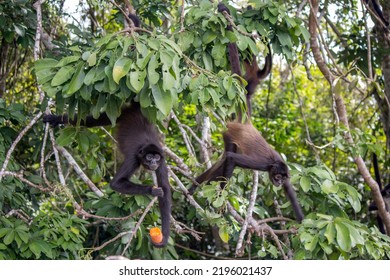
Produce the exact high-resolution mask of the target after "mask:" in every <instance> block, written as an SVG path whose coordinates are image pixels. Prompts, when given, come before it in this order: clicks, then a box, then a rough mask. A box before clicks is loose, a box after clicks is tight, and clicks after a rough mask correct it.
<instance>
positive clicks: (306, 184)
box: [300, 176, 311, 192]
mask: <svg viewBox="0 0 390 280" xmlns="http://www.w3.org/2000/svg"><path fill="white" fill-rule="evenodd" d="M300 185H301V188H302V190H303V191H304V192H308V191H309V190H310V186H311V178H310V177H308V176H302V177H301V180H300Z"/></svg>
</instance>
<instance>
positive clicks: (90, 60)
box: [87, 52, 96, 66]
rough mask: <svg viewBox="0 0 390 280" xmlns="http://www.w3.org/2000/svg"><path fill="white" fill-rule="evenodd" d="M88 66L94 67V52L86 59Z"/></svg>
mask: <svg viewBox="0 0 390 280" xmlns="http://www.w3.org/2000/svg"><path fill="white" fill-rule="evenodd" d="M87 62H88V65H89V66H95V65H96V52H93V53H92V54H91V55H90V56H89V57H88V59H87Z"/></svg>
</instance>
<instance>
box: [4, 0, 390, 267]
mask: <svg viewBox="0 0 390 280" xmlns="http://www.w3.org/2000/svg"><path fill="white" fill-rule="evenodd" d="M41 2H42V1H37V2H36V3H35V2H32V1H27V0H11V1H0V97H1V99H0V141H1V143H2V144H1V145H0V168H1V169H0V213H1V217H0V259H104V258H107V257H109V256H118V255H123V256H125V257H127V258H143V259H200V258H202V259H203V258H206V259H213V258H216V259H218V258H222V259H225V258H229V259H230V258H244V259H255V258H260V259H388V258H389V257H390V253H389V252H390V239H389V237H388V236H387V235H384V234H382V233H380V231H379V230H378V227H377V223H376V219H377V215H378V213H376V212H369V211H368V205H369V204H370V203H372V201H375V202H376V203H377V205H379V208H380V211H379V212H380V213H379V214H380V215H381V217H382V219H383V221H384V223H385V225H386V227H387V229H388V231H387V232H389V231H390V217H389V216H390V215H389V214H388V213H387V212H386V211H385V208H384V205H383V200H382V198H381V195H380V189H379V186H378V184H377V182H375V181H374V180H373V179H372V177H371V175H370V174H372V175H373V168H372V158H373V154H376V155H377V157H378V161H379V167H380V171H381V174H382V178H381V183H382V184H383V185H385V184H386V183H387V182H389V180H390V178H389V174H388V167H389V154H388V148H389V147H390V134H389V133H390V121H389V117H388V116H389V109H390V105H389V102H388V97H389V96H390V71H389V70H390V69H389V68H390V63H388V62H389V61H390V52H389V44H390V37H389V34H390V33H389V29H388V28H387V27H386V25H385V22H383V21H382V20H380V18H379V17H378V15H377V14H375V11H373V10H372V9H371V8H370V6H368V5H366V1H360V0H348V1H332V0H329V1H317V0H310V1H300V2H299V1H298V2H297V1H288V0H287V1H271V0H254V1H248V2H247V1H235V2H227V3H228V4H230V5H231V6H230V7H231V11H232V17H231V18H229V17H225V16H224V15H222V14H220V13H218V12H217V9H216V5H217V2H214V1H208V0H203V1H166V0H157V1H143V0H136V1H123V2H120V1H117V2H114V1H100V0H86V1H80V2H79V3H77V13H74V14H69V13H68V11H67V10H66V9H65V8H64V2H65V1H60V0H47V1H44V3H41ZM368 2H371V1H368ZM379 3H380V4H381V6H382V10H383V13H384V16H385V18H387V19H389V18H390V2H388V1H385V0H381V1H379ZM248 5H251V6H252V8H253V9H248V8H247V7H248ZM129 11H131V12H135V13H136V14H137V15H138V16H139V17H140V18H141V21H142V26H141V29H134V28H132V25H131V22H129V21H128V20H127V19H126V16H125V14H127V13H128V12H129ZM228 21H231V22H233V23H234V32H226V29H225V28H226V24H227V22H228ZM230 41H235V42H237V44H238V48H239V51H240V55H241V57H242V58H243V59H244V58H246V57H248V56H249V55H251V53H254V54H256V55H257V56H258V60H259V62H260V64H261V63H262V61H263V60H264V59H263V58H264V55H265V54H266V52H267V47H266V44H267V42H269V43H270V45H271V48H272V52H273V54H274V57H273V62H274V66H273V70H272V74H271V75H270V76H269V77H268V78H267V79H266V80H265V81H263V83H262V84H261V85H260V87H259V89H258V93H257V94H256V95H255V97H254V99H253V115H252V122H253V124H254V125H255V126H256V127H257V128H258V129H259V131H260V132H261V133H262V135H263V136H264V137H265V138H266V139H267V141H268V142H269V143H270V144H272V145H273V146H274V147H275V149H276V150H278V151H279V152H281V153H282V154H283V156H284V157H285V159H286V161H287V162H288V164H289V167H290V169H291V180H292V183H293V184H294V186H295V188H296V191H297V194H298V199H299V201H300V203H301V205H302V207H303V211H304V213H305V215H306V218H305V220H304V221H303V223H302V224H297V223H296V222H295V221H294V220H292V219H288V218H285V217H289V218H293V214H292V213H291V208H290V205H289V202H288V201H287V200H286V198H285V196H284V194H283V191H282V190H281V188H278V187H275V186H272V184H270V182H269V180H268V178H267V175H266V174H263V173H260V172H253V171H250V170H242V169H236V171H235V173H234V176H233V178H232V179H231V180H230V182H229V184H228V186H227V188H226V189H224V190H221V189H219V187H218V186H217V184H212V185H207V186H203V187H202V188H201V189H200V190H198V191H197V192H196V193H195V194H194V196H190V195H188V193H187V191H186V189H187V188H188V187H189V186H190V185H191V183H192V180H193V178H194V177H195V176H196V175H198V174H200V173H201V172H202V171H203V170H205V169H206V168H207V167H209V166H211V163H213V162H215V161H216V160H217V159H218V157H219V156H220V155H221V153H222V150H223V141H222V132H223V131H224V129H225V125H226V121H227V120H228V119H229V116H231V114H232V113H234V112H238V111H240V110H243V109H245V106H244V100H245V97H244V94H245V91H244V89H243V88H242V87H241V85H240V83H239V81H238V80H237V79H236V78H235V77H234V76H232V75H231V73H230V65H229V60H228V57H227V49H226V46H227V43H228V42H230ZM131 99H135V100H136V101H138V102H140V103H141V106H142V110H143V112H144V114H145V115H147V116H148V118H149V119H150V120H151V121H153V122H154V123H156V125H158V127H159V128H160V131H161V133H162V135H163V137H164V142H165V152H166V155H167V161H168V165H169V169H170V173H169V174H170V182H171V185H172V191H173V212H172V218H173V219H172V224H171V228H172V233H171V239H170V242H169V245H168V246H167V247H166V248H164V249H156V248H153V246H152V245H151V243H150V240H149V237H148V230H149V229H150V228H151V227H153V226H159V224H160V223H159V211H158V207H157V204H156V203H154V200H152V198H151V197H147V196H124V195H120V194H118V193H116V192H114V191H112V190H111V189H110V188H109V182H110V180H111V178H112V176H113V174H114V173H115V170H116V169H117V167H118V164H120V162H121V156H120V155H119V153H118V151H117V148H116V145H115V141H114V140H113V138H112V135H114V131H115V125H114V124H115V121H116V118H117V117H118V115H119V113H120V107H121V106H122V105H123V104H125V103H126V102H128V101H129V100H131ZM103 111H104V112H106V113H107V114H108V115H109V117H110V119H111V121H112V123H113V127H106V128H95V129H89V130H88V129H85V128H82V127H66V128H56V129H54V130H53V129H52V128H50V127H48V126H45V125H44V124H43V123H42V121H41V118H42V115H43V114H44V113H49V112H52V113H64V112H67V113H69V114H73V113H75V112H77V113H78V114H79V115H80V116H82V117H85V116H86V115H89V114H92V115H94V116H97V115H98V114H99V113H100V112H103ZM132 179H133V180H139V181H144V182H148V183H153V182H152V180H153V179H152V176H151V175H150V174H147V173H145V172H142V170H141V172H139V173H138V174H137V177H136V178H132ZM251 205H252V206H251Z"/></svg>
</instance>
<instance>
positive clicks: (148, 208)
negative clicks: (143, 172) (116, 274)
mask: <svg viewBox="0 0 390 280" xmlns="http://www.w3.org/2000/svg"><path fill="white" fill-rule="evenodd" d="M157 199H158V198H157V196H155V197H153V199H152V201H150V203H149V204H148V206H146V208H145V210H144V212H143V213H142V216H141V217H140V218H139V220H138V222H137V224H136V225H135V227H134V228H133V229H132V230H131V234H130V237H129V241H128V242H127V244H126V247H125V249H123V252H122V256H123V255H124V254H125V253H126V251H127V249H128V248H129V246H130V243H131V241H132V240H133V238H134V236H135V234H136V233H137V231H138V229H139V227H140V226H141V224H142V222H143V220H144V219H145V217H146V214H148V212H149V211H150V209H151V208H152V207H153V205H154V203H155V202H156V201H157Z"/></svg>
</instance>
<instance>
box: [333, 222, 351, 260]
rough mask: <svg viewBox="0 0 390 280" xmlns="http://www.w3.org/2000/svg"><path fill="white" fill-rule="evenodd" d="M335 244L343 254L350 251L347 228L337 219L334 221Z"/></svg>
mask: <svg viewBox="0 0 390 280" xmlns="http://www.w3.org/2000/svg"><path fill="white" fill-rule="evenodd" d="M335 226H336V239H337V244H338V245H339V246H340V248H341V250H343V251H344V252H349V251H350V250H351V238H350V232H349V230H348V227H347V226H346V225H344V223H343V222H342V221H340V220H339V219H336V220H335Z"/></svg>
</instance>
